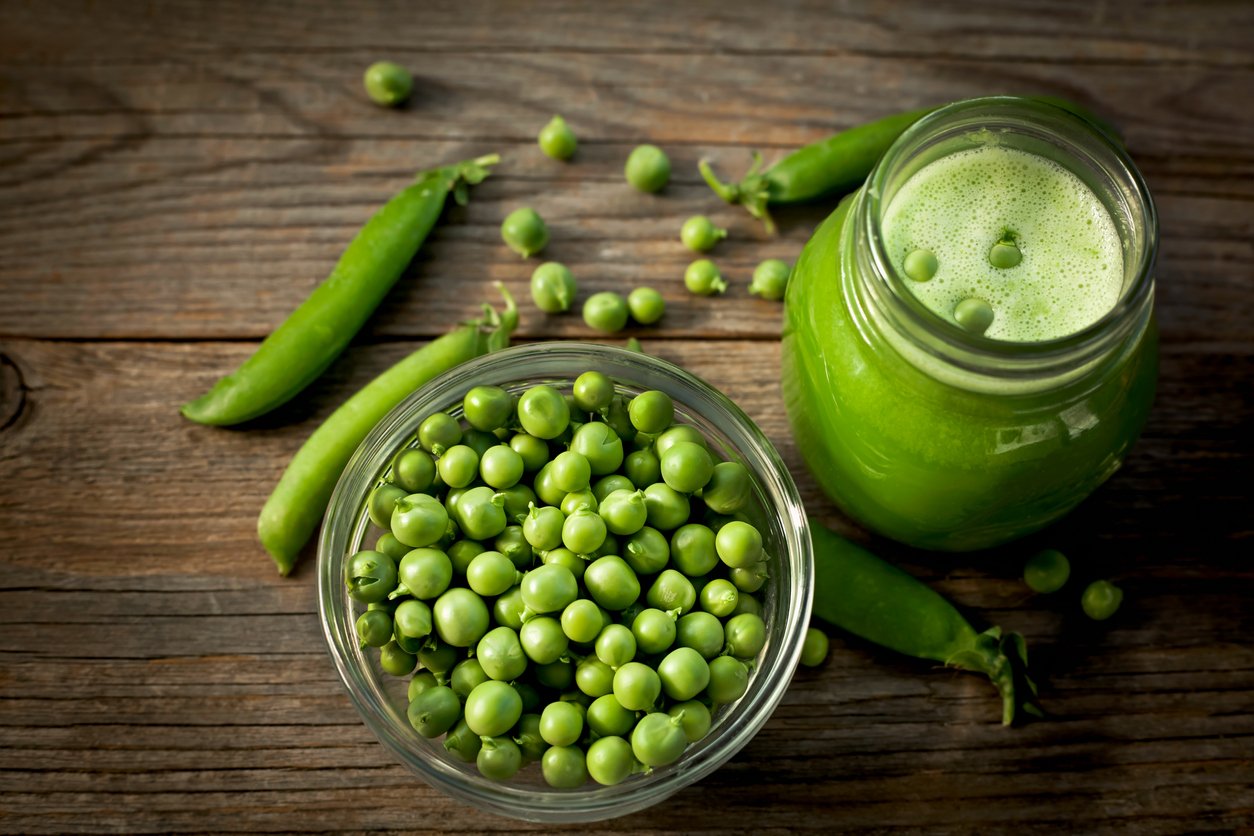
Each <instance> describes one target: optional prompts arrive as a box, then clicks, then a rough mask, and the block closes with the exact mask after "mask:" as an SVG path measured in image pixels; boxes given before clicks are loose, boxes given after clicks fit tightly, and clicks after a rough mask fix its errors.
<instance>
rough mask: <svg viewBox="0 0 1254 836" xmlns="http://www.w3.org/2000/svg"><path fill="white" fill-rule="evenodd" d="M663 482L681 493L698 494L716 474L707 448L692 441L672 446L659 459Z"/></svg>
mask: <svg viewBox="0 0 1254 836" xmlns="http://www.w3.org/2000/svg"><path fill="white" fill-rule="evenodd" d="M659 461H660V462H661V465H662V480H663V481H664V482H666V484H667V485H669V486H670V487H671V488H674V489H675V490H677V491H679V492H680V493H696V492H697V491H699V490H701V489H702V488H703V487H705V485H706V483H707V482H709V481H710V477H711V476H712V475H713V474H714V460H713V459H712V458H710V453H709V451H708V450H706V449H705V447H703V446H701V445H699V444H693V443H692V442H691V441H680V442H677V443H675V444H673V445H671V446H670V447H669V448H668V449H667V451H666V452H665V453H663V454H662V455H661V456H660V457H659Z"/></svg>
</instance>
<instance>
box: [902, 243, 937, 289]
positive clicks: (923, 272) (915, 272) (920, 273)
mask: <svg viewBox="0 0 1254 836" xmlns="http://www.w3.org/2000/svg"><path fill="white" fill-rule="evenodd" d="M939 268H940V262H938V261H937V260H936V256H935V255H933V254H932V253H931V251H929V250H914V251H912V252H911V253H910V254H909V255H907V256H906V260H905V261H904V262H902V270H903V271H904V272H905V274H906V276H907V277H909V278H910V279H913V280H914V281H916V282H926V281H930V280H931V279H932V277H933V276H935V275H936V271H937V270H938V269H939Z"/></svg>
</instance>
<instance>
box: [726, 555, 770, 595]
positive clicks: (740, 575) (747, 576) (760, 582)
mask: <svg viewBox="0 0 1254 836" xmlns="http://www.w3.org/2000/svg"><path fill="white" fill-rule="evenodd" d="M727 575H728V577H729V578H731V582H732V583H733V584H735V586H736V589H738V590H740V591H741V592H757V591H758V590H759V589H761V588H762V587H763V586H765V585H766V582H767V580H768V579H769V578H770V576H771V573H770V570H769V568H768V567H767V563H766V561H765V560H759V561H758V562H757V563H755V564H753V565H752V566H737V567H736V568H735V569H732V570H731V571H730V572H728V573H727Z"/></svg>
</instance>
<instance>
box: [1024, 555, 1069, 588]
mask: <svg viewBox="0 0 1254 836" xmlns="http://www.w3.org/2000/svg"><path fill="white" fill-rule="evenodd" d="M1069 577H1071V562H1070V561H1069V560H1067V556H1066V555H1064V554H1063V553H1062V552H1060V551H1058V550H1057V549H1044V550H1042V551H1039V552H1037V553H1036V554H1034V555H1032V556H1031V557H1030V558H1028V562H1027V564H1025V565H1024V567H1023V581H1024V583H1026V584H1027V585H1028V587H1029V588H1030V589H1031V590H1032V591H1033V592H1057V591H1058V590H1060V589H1062V587H1063V585H1064V584H1066V582H1067V578H1069Z"/></svg>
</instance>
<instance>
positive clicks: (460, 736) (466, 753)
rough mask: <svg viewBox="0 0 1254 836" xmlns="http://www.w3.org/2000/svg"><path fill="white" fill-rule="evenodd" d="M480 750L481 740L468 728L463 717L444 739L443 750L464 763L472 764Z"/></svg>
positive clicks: (468, 725) (481, 746)
mask: <svg viewBox="0 0 1254 836" xmlns="http://www.w3.org/2000/svg"><path fill="white" fill-rule="evenodd" d="M482 748H483V739H482V738H481V737H480V736H479V734H478V733H476V732H475V731H473V730H472V729H471V728H470V724H468V723H467V722H466V718H465V717H463V718H462V719H460V720H458V721H457V725H455V726H453V728H452V729H451V730H450V731H449V733H448V734H447V735H446V736H445V738H444V750H445V751H446V752H448V753H449V754H450V755H453V756H454V757H456V758H458V759H460V760H463V761H465V762H466V763H474V761H475V759H476V758H477V757H478V756H479V752H480V750H481V749H482Z"/></svg>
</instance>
